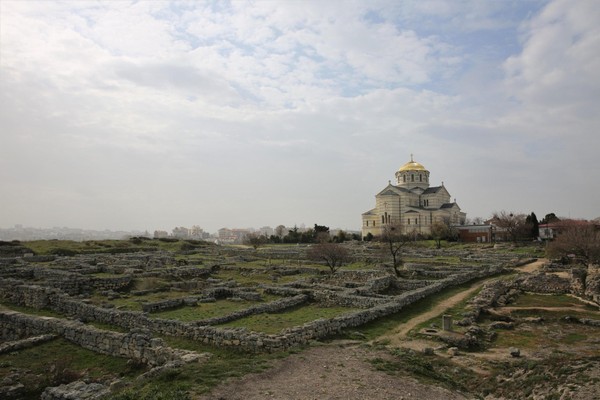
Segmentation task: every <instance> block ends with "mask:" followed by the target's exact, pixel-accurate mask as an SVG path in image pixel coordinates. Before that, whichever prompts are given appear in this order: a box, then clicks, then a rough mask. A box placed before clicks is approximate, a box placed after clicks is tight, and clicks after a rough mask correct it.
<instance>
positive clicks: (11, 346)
mask: <svg viewBox="0 0 600 400" xmlns="http://www.w3.org/2000/svg"><path fill="white" fill-rule="evenodd" d="M7 336H8V335H7ZM17 336H18V335H17ZM55 338H56V335H52V334H45V335H39V336H32V337H28V338H26V339H21V340H14V341H10V342H6V343H0V354H4V353H12V352H13V351H17V350H21V349H26V348H29V347H33V346H35V345H37V344H40V343H45V342H49V341H50V340H53V339H55Z"/></svg>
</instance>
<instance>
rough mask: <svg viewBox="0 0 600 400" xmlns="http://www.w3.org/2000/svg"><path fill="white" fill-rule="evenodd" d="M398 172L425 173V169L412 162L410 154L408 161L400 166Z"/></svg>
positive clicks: (421, 165)
mask: <svg viewBox="0 0 600 400" xmlns="http://www.w3.org/2000/svg"><path fill="white" fill-rule="evenodd" d="M398 171H400V172H402V171H427V169H426V168H425V167H424V166H423V164H420V163H418V162H416V161H414V160H413V157H412V154H411V155H410V161H409V162H407V163H406V164H404V165H403V166H401V167H400V169H399V170H398Z"/></svg>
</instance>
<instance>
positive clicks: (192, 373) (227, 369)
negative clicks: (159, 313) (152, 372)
mask: <svg viewBox="0 0 600 400" xmlns="http://www.w3.org/2000/svg"><path fill="white" fill-rule="evenodd" d="M162 338H163V339H164V340H165V342H166V343H167V344H168V345H169V346H171V347H175V348H180V349H185V350H192V351H196V352H199V353H204V352H209V353H211V357H210V358H209V359H208V361H206V362H203V363H199V364H195V363H192V364H186V365H185V366H183V367H182V368H181V369H180V371H179V373H178V374H174V375H173V374H172V375H170V376H167V377H166V378H167V379H165V377H158V379H153V380H152V382H149V383H144V384H143V385H144V386H145V387H152V386H153V385H154V386H158V387H159V388H161V390H163V391H164V392H168V390H170V389H171V388H172V387H181V388H185V389H186V390H187V391H188V392H189V393H190V394H192V395H198V394H202V393H206V392H207V391H209V390H210V389H212V388H213V387H215V386H217V385H218V384H220V383H222V382H223V381H225V380H227V379H229V378H235V377H240V376H243V375H246V374H249V373H257V372H261V371H264V370H266V369H268V368H269V367H270V366H271V361H273V360H276V359H279V358H284V357H287V356H288V355H289V354H290V353H289V352H278V353H265V354H254V353H247V352H243V351H236V350H234V349H227V348H215V347H210V346H207V345H204V344H202V343H200V342H197V341H194V340H190V339H185V338H176V337H170V336H163V337H162ZM296 351H300V350H299V349H297V350H296ZM136 389H142V390H143V388H136ZM163 398H164V399H170V398H171V397H163Z"/></svg>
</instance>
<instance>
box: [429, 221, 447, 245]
mask: <svg viewBox="0 0 600 400" xmlns="http://www.w3.org/2000/svg"><path fill="white" fill-rule="evenodd" d="M450 233H451V231H450V225H448V224H447V223H446V222H445V221H435V222H434V223H433V224H432V225H431V237H433V240H435V244H436V247H437V248H438V249H439V248H441V247H442V240H443V239H448V237H449V236H450Z"/></svg>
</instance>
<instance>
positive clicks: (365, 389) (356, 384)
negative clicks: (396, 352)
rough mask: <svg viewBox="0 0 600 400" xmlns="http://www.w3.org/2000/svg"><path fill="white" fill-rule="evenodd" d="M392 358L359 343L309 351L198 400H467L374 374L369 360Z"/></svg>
mask: <svg viewBox="0 0 600 400" xmlns="http://www.w3.org/2000/svg"><path fill="white" fill-rule="evenodd" d="M378 357H379V358H383V359H386V358H390V357H391V356H390V355H389V353H388V352H385V351H381V350H374V349H368V348H365V347H364V346H361V345H358V344H351V345H346V346H340V345H338V344H336V343H333V344H329V345H323V346H317V347H312V348H310V349H307V350H305V351H303V352H302V353H299V354H295V355H292V356H290V357H287V358H286V359H284V360H279V361H277V362H276V365H274V366H273V368H271V369H270V370H268V371H266V372H262V373H259V374H250V375H246V376H244V377H242V378H238V379H235V380H230V381H226V382H224V383H223V384H221V385H220V386H218V387H217V388H216V389H214V390H213V391H212V392H211V393H210V394H208V395H203V396H200V397H198V398H197V399H198V400H238V399H239V400H242V399H243V400H259V399H260V400H262V399H278V400H279V399H282V400H283V399H288V400H300V399H302V400H310V399H315V400H316V399H319V400H320V399H331V400H342V399H343V400H348V399H370V400H384V399H386V400H387V399H398V400H400V399H429V400H454V399H466V398H467V397H465V396H464V395H462V394H460V393H457V392H452V391H450V390H447V389H444V388H440V387H436V386H432V385H426V384H422V383H419V382H418V381H416V380H415V379H414V378H411V377H409V376H405V375H398V374H397V373H394V374H393V375H392V374H388V373H386V372H383V371H378V370H376V369H375V368H374V367H373V365H372V364H371V363H370V362H369V360H372V359H374V358H378Z"/></svg>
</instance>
